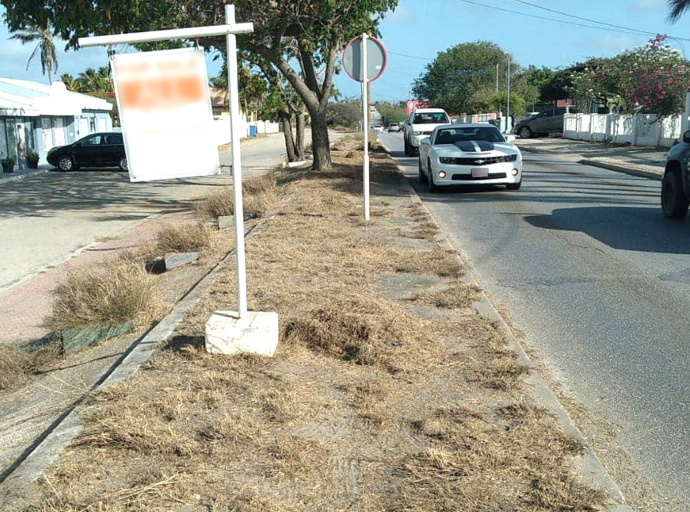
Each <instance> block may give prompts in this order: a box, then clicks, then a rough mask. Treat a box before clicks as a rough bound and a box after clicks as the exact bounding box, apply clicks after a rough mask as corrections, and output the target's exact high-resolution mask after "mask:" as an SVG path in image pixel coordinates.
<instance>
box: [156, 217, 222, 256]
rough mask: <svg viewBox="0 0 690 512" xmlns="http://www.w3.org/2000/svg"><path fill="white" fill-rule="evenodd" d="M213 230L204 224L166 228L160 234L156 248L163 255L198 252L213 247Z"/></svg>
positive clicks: (196, 223) (197, 223)
mask: <svg viewBox="0 0 690 512" xmlns="http://www.w3.org/2000/svg"><path fill="white" fill-rule="evenodd" d="M211 240H212V238H211V230H210V229H209V228H208V226H207V225H206V224H204V223H202V222H195V223H192V224H183V225H181V226H165V227H164V228H163V229H161V230H160V231H159V232H158V235H157V237H156V247H157V249H158V250H159V251H160V252H162V253H169V252H196V251H201V250H203V249H205V248H207V247H208V246H209V245H211Z"/></svg>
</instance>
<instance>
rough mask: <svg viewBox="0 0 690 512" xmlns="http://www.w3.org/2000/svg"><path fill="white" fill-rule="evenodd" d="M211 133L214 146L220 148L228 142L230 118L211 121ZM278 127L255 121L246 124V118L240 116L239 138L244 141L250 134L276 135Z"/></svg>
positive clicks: (270, 123) (223, 117) (269, 123)
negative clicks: (214, 139)
mask: <svg viewBox="0 0 690 512" xmlns="http://www.w3.org/2000/svg"><path fill="white" fill-rule="evenodd" d="M213 131H214V136H215V138H216V145H218V146H221V145H223V144H228V143H229V142H230V116H221V117H219V118H217V119H215V120H214V121H213ZM279 131H280V126H279V125H278V123H272V122H271V121H257V122H255V123H248V122H247V116H242V118H241V123H240V138H241V139H246V138H247V137H249V136H250V134H252V133H256V134H259V135H260V134H264V133H278V132H279Z"/></svg>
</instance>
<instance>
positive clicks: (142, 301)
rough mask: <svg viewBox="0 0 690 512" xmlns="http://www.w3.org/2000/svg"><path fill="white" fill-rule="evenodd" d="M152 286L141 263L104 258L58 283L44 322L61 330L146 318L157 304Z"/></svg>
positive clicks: (151, 313)
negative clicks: (98, 263)
mask: <svg viewBox="0 0 690 512" xmlns="http://www.w3.org/2000/svg"><path fill="white" fill-rule="evenodd" d="M155 285H156V281H155V278H154V277H153V276H150V275H149V274H147V273H146V271H145V270H144V268H143V267H142V266H140V265H137V264H134V263H131V262H127V261H122V260H117V259H114V260H112V261H106V262H105V263H103V264H102V265H99V266H96V267H93V268H90V269H87V270H83V271H81V272H80V273H79V274H72V275H70V276H69V277H68V278H67V279H66V280H65V282H63V283H61V284H59V285H58V287H57V289H56V290H55V299H54V301H53V311H52V314H51V315H50V316H49V317H48V318H47V319H46V324H47V325H48V327H49V328H50V329H52V330H54V331H60V330H64V329H71V328H79V327H85V326H88V325H101V324H111V325H117V324H120V323H123V322H127V321H130V320H141V321H147V320H149V319H150V316H151V315H153V314H154V311H155V308H156V306H157V303H156V287H155Z"/></svg>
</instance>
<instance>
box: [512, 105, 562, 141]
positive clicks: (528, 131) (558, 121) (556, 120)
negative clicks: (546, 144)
mask: <svg viewBox="0 0 690 512" xmlns="http://www.w3.org/2000/svg"><path fill="white" fill-rule="evenodd" d="M570 113H571V114H574V113H575V109H573V108H571V109H570ZM563 114H565V107H558V108H551V109H549V110H544V111H543V112H539V113H538V114H537V115H535V116H533V117H529V118H526V119H523V120H522V121H520V122H519V123H518V124H516V125H515V128H514V129H513V131H514V132H515V133H516V134H518V135H519V136H520V137H522V138H523V139H528V138H530V137H534V136H537V135H546V134H549V133H558V132H561V133H562V132H563Z"/></svg>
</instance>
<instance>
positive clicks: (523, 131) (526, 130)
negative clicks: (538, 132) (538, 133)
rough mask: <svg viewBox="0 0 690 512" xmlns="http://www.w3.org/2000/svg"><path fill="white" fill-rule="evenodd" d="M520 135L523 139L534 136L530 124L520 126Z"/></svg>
mask: <svg viewBox="0 0 690 512" xmlns="http://www.w3.org/2000/svg"><path fill="white" fill-rule="evenodd" d="M518 135H520V137H521V138H523V139H529V138H530V137H531V136H532V130H531V129H530V127H529V126H523V127H522V128H520V133H518Z"/></svg>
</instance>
